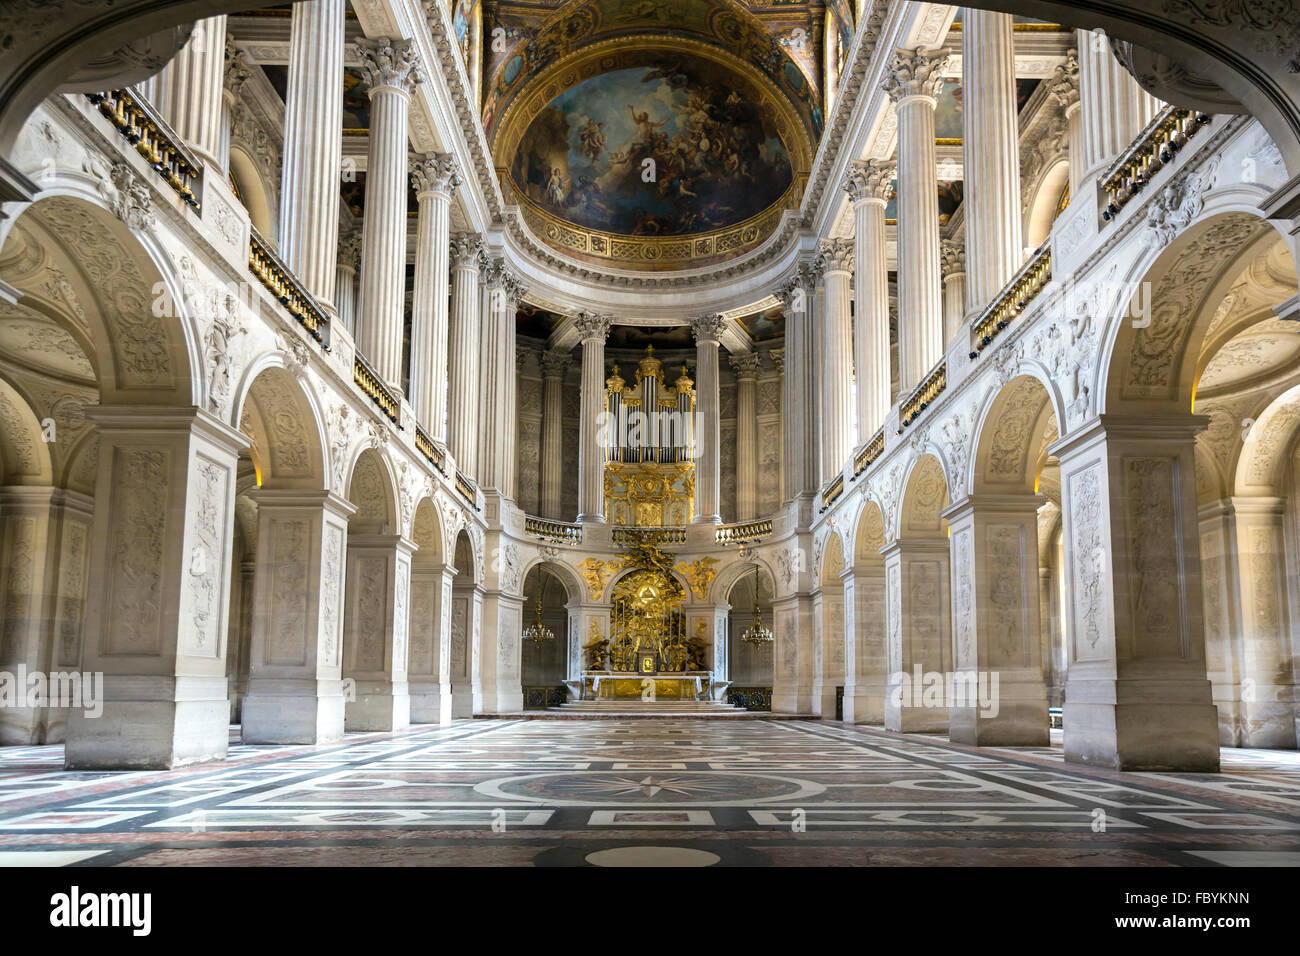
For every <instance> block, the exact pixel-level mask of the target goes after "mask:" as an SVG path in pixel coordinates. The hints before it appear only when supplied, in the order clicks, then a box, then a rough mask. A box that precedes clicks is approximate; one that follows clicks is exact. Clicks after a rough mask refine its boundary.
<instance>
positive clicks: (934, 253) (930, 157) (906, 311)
mask: <svg viewBox="0 0 1300 956" xmlns="http://www.w3.org/2000/svg"><path fill="white" fill-rule="evenodd" d="M948 63H949V57H948V55H947V54H945V53H940V52H938V51H928V52H927V51H925V50H921V49H914V50H899V51H898V52H897V53H896V54H895V55H894V59H893V61H892V63H891V64H890V70H889V72H888V73H887V74H886V76H885V81H884V89H885V92H886V93H888V94H889V95H890V97H892V98H893V100H894V103H895V106H896V109H897V111H898V314H899V329H898V342H899V345H898V349H899V360H898V372H899V395H904V396H905V395H907V394H909V393H910V392H911V391H912V389H914V388H916V386H917V385H919V384H921V382H922V380H923V379H924V378H925V376H926V373H928V372H929V371H930V369H931V368H933V367H934V366H935V364H937V363H938V361H939V359H940V358H941V357H942V355H943V302H942V287H941V279H940V273H939V182H938V176H937V172H936V166H935V152H934V108H935V105H936V102H937V101H936V99H935V97H936V96H937V94H938V92H939V89H940V88H941V87H942V85H943V75H944V73H945V72H946V71H947V69H948ZM1017 214H1018V213H1017Z"/></svg>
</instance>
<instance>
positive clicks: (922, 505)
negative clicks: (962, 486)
mask: <svg viewBox="0 0 1300 956" xmlns="http://www.w3.org/2000/svg"><path fill="white" fill-rule="evenodd" d="M947 506H948V481H947V477H946V476H945V474H944V470H943V463H942V462H940V460H939V458H938V457H937V456H935V455H933V454H931V453H929V452H927V453H926V454H923V455H921V456H920V457H919V458H917V459H916V460H915V461H913V462H912V464H911V467H910V468H909V469H908V472H907V475H906V477H905V478H904V481H903V490H902V499H901V503H900V505H899V508H898V519H897V520H898V525H897V527H896V528H895V529H894V537H895V538H940V537H945V536H946V535H947V533H948V521H947V519H945V518H944V517H943V513H942V512H943V510H944V508H946V507H947Z"/></svg>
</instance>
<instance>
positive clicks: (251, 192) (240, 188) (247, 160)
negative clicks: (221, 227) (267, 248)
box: [230, 142, 279, 246]
mask: <svg viewBox="0 0 1300 956" xmlns="http://www.w3.org/2000/svg"><path fill="white" fill-rule="evenodd" d="M230 178H231V181H232V182H234V183H235V188H236V193H237V195H238V197H239V201H240V202H241V203H243V204H244V209H246V210H247V211H248V219H249V221H250V222H251V223H252V224H253V228H254V229H256V230H257V231H258V232H259V233H261V235H262V238H264V239H265V240H266V241H267V242H269V243H271V244H272V245H273V246H274V245H277V244H278V238H279V229H278V228H277V225H278V220H279V209H278V208H277V202H276V198H275V190H274V188H273V187H272V186H271V185H269V184H268V183H267V182H266V181H265V180H264V179H263V178H262V171H261V170H260V169H259V168H258V165H257V162H256V161H255V160H254V159H253V158H252V157H251V156H249V155H248V153H247V152H245V151H244V149H243V148H242V147H241V145H240V144H239V143H238V142H234V143H231V145H230Z"/></svg>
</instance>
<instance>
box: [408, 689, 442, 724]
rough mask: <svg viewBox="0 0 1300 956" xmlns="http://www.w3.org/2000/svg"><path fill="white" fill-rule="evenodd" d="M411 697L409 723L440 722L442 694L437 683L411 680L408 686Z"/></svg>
mask: <svg viewBox="0 0 1300 956" xmlns="http://www.w3.org/2000/svg"><path fill="white" fill-rule="evenodd" d="M408 687H409V691H410V695H411V723H412V724H436V723H440V722H441V721H442V693H441V688H440V687H439V685H438V682H437V681H436V680H435V681H428V680H413V681H411V682H410V683H409V684H408Z"/></svg>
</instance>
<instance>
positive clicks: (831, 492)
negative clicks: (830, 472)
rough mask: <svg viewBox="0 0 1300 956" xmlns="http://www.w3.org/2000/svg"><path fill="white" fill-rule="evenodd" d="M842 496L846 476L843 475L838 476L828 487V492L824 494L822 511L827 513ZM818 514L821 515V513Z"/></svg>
mask: <svg viewBox="0 0 1300 956" xmlns="http://www.w3.org/2000/svg"><path fill="white" fill-rule="evenodd" d="M842 494H844V475H843V474H842V473H841V474H839V475H837V476H836V477H835V480H834V481H832V482H831V483H830V484H829V485H827V486H826V490H825V491H823V492H822V506H821V511H825V510H826V509H827V508H829V507H830V506H831V505H833V504H835V502H837V501H839V499H840V495H842ZM818 513H819V514H820V512H818Z"/></svg>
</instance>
